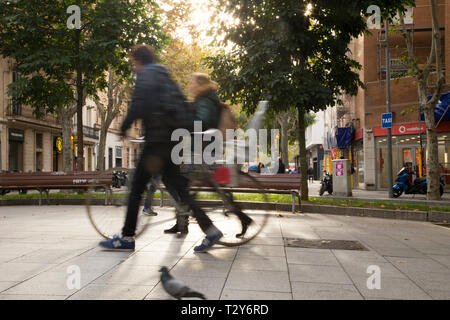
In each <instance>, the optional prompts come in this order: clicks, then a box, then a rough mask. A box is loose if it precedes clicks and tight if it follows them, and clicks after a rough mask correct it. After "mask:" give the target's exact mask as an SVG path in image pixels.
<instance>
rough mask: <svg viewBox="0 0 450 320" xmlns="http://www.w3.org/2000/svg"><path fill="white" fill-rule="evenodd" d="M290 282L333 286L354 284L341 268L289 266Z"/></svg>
mask: <svg viewBox="0 0 450 320" xmlns="http://www.w3.org/2000/svg"><path fill="white" fill-rule="evenodd" d="M289 275H290V280H291V281H292V282H294V281H301V282H320V283H333V284H352V281H351V280H350V278H349V277H348V276H347V274H346V273H345V272H344V270H343V269H342V268H341V267H336V266H318V265H300V264H289Z"/></svg>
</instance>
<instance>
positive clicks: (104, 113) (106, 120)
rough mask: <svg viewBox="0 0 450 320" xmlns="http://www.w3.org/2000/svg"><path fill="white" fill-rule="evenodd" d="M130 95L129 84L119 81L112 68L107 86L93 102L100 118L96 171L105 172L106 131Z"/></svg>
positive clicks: (121, 110)
mask: <svg viewBox="0 0 450 320" xmlns="http://www.w3.org/2000/svg"><path fill="white" fill-rule="evenodd" d="M130 93H131V84H130V82H128V83H127V82H126V81H124V80H123V79H120V78H119V77H118V76H117V74H116V73H115V72H114V70H113V69H112V68H109V70H108V86H107V89H106V93H105V92H101V93H100V94H99V97H98V99H97V100H96V101H95V104H96V107H97V114H98V116H99V118H100V138H99V142H98V153H97V169H98V170H100V171H103V170H105V162H104V157H105V146H106V136H107V134H108V129H109V127H110V126H111V123H112V122H113V120H114V119H115V118H116V117H117V115H118V114H119V113H120V112H123V111H124V101H126V100H127V99H126V98H127V97H128V96H129V95H130Z"/></svg>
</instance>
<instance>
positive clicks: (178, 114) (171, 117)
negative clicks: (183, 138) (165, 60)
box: [161, 77, 194, 132]
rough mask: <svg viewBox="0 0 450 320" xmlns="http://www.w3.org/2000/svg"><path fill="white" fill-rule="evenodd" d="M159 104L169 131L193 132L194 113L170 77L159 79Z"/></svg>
mask: <svg viewBox="0 0 450 320" xmlns="http://www.w3.org/2000/svg"><path fill="white" fill-rule="evenodd" d="M161 82H162V83H161V104H162V109H163V110H164V113H165V115H164V122H165V124H166V125H167V127H168V128H169V129H170V130H176V129H180V128H182V129H187V130H188V131H190V132H191V131H193V130H194V113H193V111H192V110H191V108H190V105H189V103H188V102H187V101H186V100H185V97H184V95H183V93H182V92H181V89H180V88H179V87H178V85H177V84H176V83H175V81H174V80H172V79H171V78H170V77H161Z"/></svg>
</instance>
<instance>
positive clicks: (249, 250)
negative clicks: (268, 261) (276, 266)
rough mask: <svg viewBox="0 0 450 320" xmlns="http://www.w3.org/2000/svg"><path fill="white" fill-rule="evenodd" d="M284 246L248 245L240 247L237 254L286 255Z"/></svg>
mask: <svg viewBox="0 0 450 320" xmlns="http://www.w3.org/2000/svg"><path fill="white" fill-rule="evenodd" d="M284 251H285V250H284V247H283V246H263V245H251V244H250V245H246V246H242V247H240V248H239V249H238V253H237V256H238V257H239V256H250V255H253V256H255V255H256V256H261V257H285V256H286V254H285V252H284Z"/></svg>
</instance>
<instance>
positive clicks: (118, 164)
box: [116, 147, 122, 168]
mask: <svg viewBox="0 0 450 320" xmlns="http://www.w3.org/2000/svg"><path fill="white" fill-rule="evenodd" d="M116 167H117V168H121V167H122V147H116Z"/></svg>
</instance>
